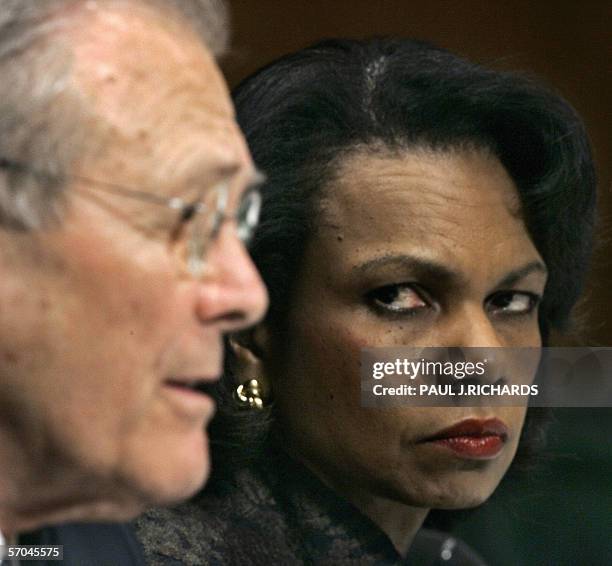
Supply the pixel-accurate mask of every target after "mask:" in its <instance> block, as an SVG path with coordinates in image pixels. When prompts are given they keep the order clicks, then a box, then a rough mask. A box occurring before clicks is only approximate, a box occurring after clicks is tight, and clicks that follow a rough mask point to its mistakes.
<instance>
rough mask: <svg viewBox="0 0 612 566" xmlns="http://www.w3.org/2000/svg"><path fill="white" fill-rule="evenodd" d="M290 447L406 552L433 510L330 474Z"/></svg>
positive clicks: (312, 470) (395, 546)
mask: <svg viewBox="0 0 612 566" xmlns="http://www.w3.org/2000/svg"><path fill="white" fill-rule="evenodd" d="M285 446H287V445H285ZM286 451H287V452H288V453H289V454H290V455H291V456H292V457H293V458H294V459H296V460H298V461H300V462H301V463H302V464H303V465H305V466H306V467H307V468H308V469H310V471H311V472H313V473H314V475H316V476H317V477H318V478H319V480H321V481H322V482H323V483H324V484H325V485H327V486H328V487H329V488H331V489H332V490H333V491H335V492H336V493H337V494H339V495H341V496H343V497H344V498H345V499H347V500H348V501H349V502H350V503H351V504H352V505H353V506H355V507H356V508H357V509H359V511H361V513H363V514H364V515H365V516H366V517H368V518H369V519H370V520H371V521H372V522H373V523H375V524H376V525H378V527H379V528H380V529H381V530H382V531H383V532H384V533H385V534H386V535H387V537H388V538H389V540H390V541H391V543H392V544H393V546H394V548H395V550H396V551H397V552H398V553H399V554H400V555H401V556H406V554H407V553H408V550H409V549H410V545H411V544H412V541H413V539H414V537H415V535H416V533H417V531H418V530H419V529H420V528H421V526H422V525H423V522H424V521H425V518H426V517H427V514H428V513H429V509H428V508H424V507H415V506H412V505H407V504H406V503H403V502H400V501H397V500H395V499H390V498H388V497H383V496H380V495H374V494H373V492H371V491H369V490H367V489H363V488H362V487H361V486H356V485H355V484H354V483H353V482H350V481H347V480H349V479H350V478H345V479H344V480H339V479H338V478H339V477H340V475H339V474H327V473H326V472H325V470H323V469H321V468H320V467H317V466H314V465H313V464H312V463H311V462H309V461H307V460H306V459H305V458H303V457H301V455H300V454H299V453H297V452H296V451H295V450H291V449H286Z"/></svg>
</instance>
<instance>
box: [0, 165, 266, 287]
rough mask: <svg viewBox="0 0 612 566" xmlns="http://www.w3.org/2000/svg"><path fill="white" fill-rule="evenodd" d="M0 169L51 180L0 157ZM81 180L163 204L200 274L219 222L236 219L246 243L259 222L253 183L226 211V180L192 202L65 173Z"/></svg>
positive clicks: (191, 265) (258, 198) (192, 267)
mask: <svg viewBox="0 0 612 566" xmlns="http://www.w3.org/2000/svg"><path fill="white" fill-rule="evenodd" d="M0 168H5V169H13V170H15V171H23V172H25V173H30V174H32V175H34V176H36V177H39V178H42V179H47V180H49V179H52V178H54V176H53V175H51V174H50V173H44V172H40V171H38V170H36V169H34V168H33V167H30V166H29V165H27V164H24V163H20V162H18V161H12V160H10V159H6V158H2V157H0ZM68 178H70V179H74V180H77V181H81V182H83V183H85V184H87V185H88V186H89V187H90V188H92V189H93V188H95V189H98V190H102V191H104V192H107V193H111V194H115V195H117V196H121V197H125V198H131V199H134V200H139V201H142V202H148V203H150V204H155V205H158V206H163V207H166V208H168V209H170V210H174V211H176V212H177V216H178V222H177V227H178V228H180V231H181V232H182V233H183V237H184V238H185V241H186V242H187V246H186V257H185V260H186V264H187V269H188V271H189V273H190V274H191V275H192V276H194V277H200V276H201V275H202V272H203V271H204V267H205V264H206V262H205V256H206V251H207V249H208V247H209V245H210V244H211V243H212V242H213V241H214V240H215V239H216V238H217V236H218V235H219V232H220V230H221V227H222V225H223V223H224V222H225V221H227V220H234V221H235V222H236V232H237V235H238V238H239V239H240V241H241V242H243V243H244V244H245V245H246V244H248V242H249V241H250V239H251V238H252V236H253V233H254V232H255V228H256V227H257V224H258V222H259V213H260V211H261V194H260V192H259V190H258V189H257V187H256V186H252V187H250V188H248V189H247V190H246V191H245V192H244V193H243V194H242V196H241V198H240V200H239V202H238V205H237V207H236V211H235V212H234V213H233V214H228V213H227V206H228V201H229V183H228V182H222V183H219V184H218V185H216V186H215V187H213V188H212V189H209V190H206V191H205V192H203V193H204V194H203V196H202V197H201V198H199V199H197V200H195V201H193V202H188V201H185V200H184V199H182V198H179V197H170V198H166V197H163V196H160V195H156V194H153V193H148V192H145V191H140V190H136V189H131V188H127V187H124V186H122V185H116V184H114V183H109V182H106V181H100V180H95V179H89V178H86V177H81V176H78V175H71V176H68Z"/></svg>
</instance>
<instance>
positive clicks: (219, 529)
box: [135, 469, 292, 566]
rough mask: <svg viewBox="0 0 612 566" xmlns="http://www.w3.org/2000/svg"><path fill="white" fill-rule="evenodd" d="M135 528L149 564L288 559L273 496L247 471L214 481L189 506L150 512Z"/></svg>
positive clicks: (249, 561) (282, 525)
mask: <svg viewBox="0 0 612 566" xmlns="http://www.w3.org/2000/svg"><path fill="white" fill-rule="evenodd" d="M135 528H136V533H137V536H138V539H139V540H140V542H141V544H142V547H143V549H144V553H145V557H146V559H147V563H148V564H151V565H156V564H166V565H168V564H185V565H194V566H195V565H198V566H203V565H215V564H252V563H254V562H253V557H254V556H260V557H261V559H262V563H266V562H267V563H270V561H273V562H276V563H283V562H282V561H286V560H288V559H289V558H290V557H291V556H292V552H291V550H290V549H289V548H288V546H287V545H286V544H285V542H284V541H286V540H287V536H286V532H285V530H286V523H285V520H284V518H283V515H282V513H281V511H280V510H279V509H278V507H277V503H276V501H275V499H274V497H273V495H272V493H271V492H270V490H269V488H268V487H267V486H266V485H265V483H263V482H262V481H260V479H259V478H258V477H257V476H256V475H255V474H253V473H252V471H250V470H248V469H247V470H241V471H240V472H237V473H236V474H234V475H233V476H231V477H230V478H228V479H224V480H223V481H216V482H213V483H212V484H211V485H210V486H208V487H207V488H206V490H204V491H202V492H201V493H200V494H199V495H198V496H196V497H195V498H194V499H193V500H192V501H190V502H188V503H184V504H181V505H177V506H175V507H168V508H154V509H150V510H148V511H147V512H146V513H144V514H143V515H142V516H141V517H139V518H138V519H137V520H136V521H135ZM279 560H280V561H281V562H277V561H279ZM285 563H288V562H285Z"/></svg>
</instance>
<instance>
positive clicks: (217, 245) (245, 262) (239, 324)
mask: <svg viewBox="0 0 612 566" xmlns="http://www.w3.org/2000/svg"><path fill="white" fill-rule="evenodd" d="M198 293H199V294H198V302H197V314H198V316H199V318H200V319H201V320H202V321H203V322H205V323H207V324H218V326H220V327H221V329H222V331H223V332H230V331H236V330H240V329H241V328H245V327H248V326H252V325H254V324H255V323H257V322H258V321H259V320H261V318H262V317H263V316H264V314H265V312H266V309H267V308H268V293H267V291H266V288H265V286H264V284H263V281H262V279H261V277H260V275H259V273H258V271H257V269H256V268H255V265H254V264H253V261H252V260H251V258H250V256H249V254H248V252H247V250H246V248H245V246H244V244H243V243H242V242H241V241H240V240H239V238H238V235H237V233H236V226H235V222H234V221H228V222H225V223H224V224H223V226H222V228H221V230H220V232H219V234H218V236H217V238H216V239H215V241H214V242H213V243H212V244H211V246H210V248H209V249H208V251H207V255H206V267H205V270H204V275H203V277H202V281H201V283H200V285H199V289H198Z"/></svg>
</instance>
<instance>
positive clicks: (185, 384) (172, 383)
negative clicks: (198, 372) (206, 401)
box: [164, 377, 219, 395]
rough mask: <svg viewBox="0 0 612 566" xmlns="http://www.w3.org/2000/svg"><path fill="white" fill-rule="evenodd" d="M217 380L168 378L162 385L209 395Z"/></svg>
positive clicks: (214, 378)
mask: <svg viewBox="0 0 612 566" xmlns="http://www.w3.org/2000/svg"><path fill="white" fill-rule="evenodd" d="M218 380H219V378H218V377H170V378H168V379H166V380H165V381H164V385H167V386H169V387H177V388H180V389H187V390H190V391H193V392H195V393H203V394H206V395H211V394H212V391H213V390H214V388H215V386H216V383H217V381H218Z"/></svg>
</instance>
